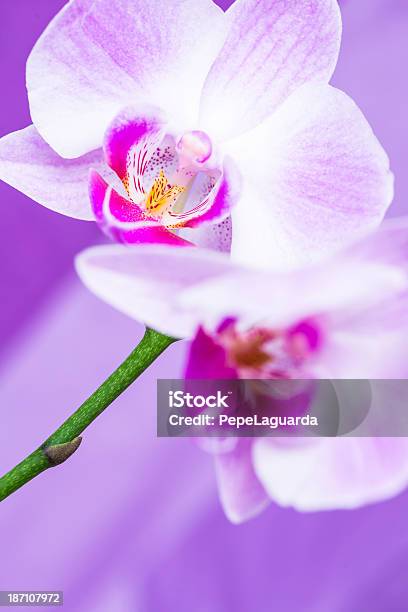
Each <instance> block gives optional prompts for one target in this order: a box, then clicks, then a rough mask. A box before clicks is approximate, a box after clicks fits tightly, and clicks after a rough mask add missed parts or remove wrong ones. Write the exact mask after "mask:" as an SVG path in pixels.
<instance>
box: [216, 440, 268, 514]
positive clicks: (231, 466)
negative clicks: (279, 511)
mask: <svg viewBox="0 0 408 612" xmlns="http://www.w3.org/2000/svg"><path fill="white" fill-rule="evenodd" d="M252 443H253V440H250V439H245V438H241V439H239V440H237V445H236V447H235V449H234V450H233V451H232V452H227V453H220V454H217V455H216V456H215V469H216V475H217V482H218V488H219V493H220V499H221V503H222V506H223V508H224V511H225V514H226V515H227V517H228V518H229V520H230V521H232V522H233V523H242V522H243V521H247V520H248V519H250V518H252V517H254V516H256V515H257V514H259V513H260V512H262V510H263V509H264V508H265V507H266V506H267V505H268V504H269V503H270V499H269V496H268V494H267V493H266V491H265V489H264V487H263V485H262V484H261V482H260V481H259V478H258V477H257V475H256V473H255V471H254V468H253V464H252V458H251V447H252Z"/></svg>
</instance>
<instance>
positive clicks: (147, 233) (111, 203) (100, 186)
mask: <svg viewBox="0 0 408 612" xmlns="http://www.w3.org/2000/svg"><path fill="white" fill-rule="evenodd" d="M89 197H90V199H91V204H92V210H93V212H94V215H95V218H96V220H97V222H98V224H99V225H100V227H101V228H102V230H103V231H104V232H105V233H106V234H107V235H108V236H110V237H111V238H113V240H116V241H117V242H123V243H125V244H138V243H145V242H147V243H154V244H155V243H158V244H172V245H175V246H191V243H189V242H188V241H187V240H183V238H179V237H178V236H177V235H176V234H174V233H172V232H170V231H169V230H167V229H166V228H165V227H164V226H163V225H161V224H160V223H159V222H158V221H157V219H155V218H153V217H149V216H147V215H146V214H145V213H144V211H143V210H142V209H141V208H140V207H139V206H138V205H137V204H134V203H133V202H131V201H130V200H128V199H127V198H124V197H123V196H121V195H119V194H118V193H117V191H115V189H113V188H112V187H111V186H109V185H108V183H107V182H106V181H105V180H104V179H103V178H102V177H101V176H100V175H99V174H98V173H97V172H96V171H95V170H92V172H91V174H90V177H89Z"/></svg>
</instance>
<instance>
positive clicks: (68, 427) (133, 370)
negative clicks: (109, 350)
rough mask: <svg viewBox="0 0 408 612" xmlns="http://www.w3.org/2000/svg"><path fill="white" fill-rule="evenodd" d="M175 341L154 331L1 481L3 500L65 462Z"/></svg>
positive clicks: (0, 491) (146, 335)
mask: <svg viewBox="0 0 408 612" xmlns="http://www.w3.org/2000/svg"><path fill="white" fill-rule="evenodd" d="M173 342H175V338H170V337H168V336H164V335H162V334H159V333H158V332H156V331H154V330H152V329H146V332H145V335H144V336H143V338H142V340H141V341H140V343H139V344H138V346H137V347H136V348H135V349H134V351H132V353H130V355H129V357H127V359H125V361H124V362H123V363H122V364H121V365H120V366H119V367H118V369H117V370H115V371H114V372H113V373H112V374H111V375H110V376H109V378H107V379H106V380H105V382H103V383H102V385H101V386H100V387H99V388H98V389H97V390H96V391H95V392H94V393H93V394H92V395H91V396H90V397H89V398H88V399H87V400H86V401H85V402H84V403H83V404H82V406H80V407H79V408H78V410H77V411H76V412H74V413H73V414H72V415H71V416H70V417H68V419H67V420H66V421H65V422H64V423H63V424H62V425H61V426H60V427H59V428H58V429H57V430H56V431H54V433H53V434H51V436H50V437H49V438H47V440H46V441H45V442H44V443H43V444H41V446H40V447H39V448H37V450H35V451H34V452H33V453H31V455H28V456H27V457H26V458H25V459H23V461H22V462H21V463H19V464H18V465H16V466H15V467H14V468H13V469H12V470H10V471H9V472H8V473H7V474H5V475H4V476H3V477H2V478H0V501H2V500H3V499H5V498H6V497H8V496H9V495H11V494H12V493H14V491H16V490H17V489H19V488H20V487H22V486H23V485H25V484H26V483H27V482H29V481H30V480H32V479H33V478H35V477H36V476H38V474H41V472H44V470H46V469H48V468H50V467H54V466H55V465H58V464H60V463H63V462H64V461H65V460H66V459H68V457H70V456H71V455H72V454H73V453H74V452H75V451H76V449H77V448H78V446H79V444H80V442H81V438H79V437H78V436H79V435H80V434H81V433H82V432H83V431H84V430H85V429H86V428H87V427H88V426H89V425H90V424H91V423H92V422H93V421H94V420H95V419H96V418H97V417H98V416H99V415H100V414H101V413H102V412H103V411H104V410H105V409H106V408H107V407H108V406H109V405H110V404H111V403H112V402H113V401H114V400H115V399H116V398H117V397H118V396H119V395H120V394H121V393H123V391H125V389H127V388H128V387H129V385H131V384H132V383H133V382H134V381H135V380H136V378H138V376H140V374H142V372H144V371H145V370H146V368H148V367H149V366H150V365H151V364H152V363H153V361H154V360H155V359H157V357H159V355H160V354H161V353H162V352H163V351H164V350H165V349H166V348H167V347H168V346H170V344H172V343H173Z"/></svg>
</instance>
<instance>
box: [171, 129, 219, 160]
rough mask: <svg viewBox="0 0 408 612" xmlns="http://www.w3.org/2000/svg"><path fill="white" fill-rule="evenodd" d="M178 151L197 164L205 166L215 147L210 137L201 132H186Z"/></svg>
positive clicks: (180, 141) (178, 144)
mask: <svg viewBox="0 0 408 612" xmlns="http://www.w3.org/2000/svg"><path fill="white" fill-rule="evenodd" d="M177 151H178V153H179V155H180V156H182V157H185V158H187V159H189V160H191V161H193V162H195V163H197V164H205V162H206V161H208V160H209V159H210V157H211V155H212V152H213V146H212V142H211V139H210V137H209V136H208V134H206V133H205V132H202V131H201V130H192V131H189V132H185V134H184V135H183V136H182V137H181V138H180V140H179V142H178V143H177Z"/></svg>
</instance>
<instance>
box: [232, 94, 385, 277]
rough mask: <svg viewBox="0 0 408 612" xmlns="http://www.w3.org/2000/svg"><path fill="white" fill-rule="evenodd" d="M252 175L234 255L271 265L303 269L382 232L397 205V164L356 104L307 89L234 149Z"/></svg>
mask: <svg viewBox="0 0 408 612" xmlns="http://www.w3.org/2000/svg"><path fill="white" fill-rule="evenodd" d="M230 149H231V155H233V157H234V159H235V160H236V161H237V162H238V163H239V166H240V167H241V168H243V169H245V179H246V181H245V184H244V186H245V188H246V193H245V194H244V195H243V198H242V200H241V201H240V203H239V205H238V206H237V207H236V208H235V209H234V211H233V244H232V252H233V255H234V256H236V257H239V258H240V259H241V260H243V261H248V262H251V263H256V264H261V265H263V266H272V267H274V266H279V267H282V266H284V265H301V264H306V263H308V262H309V261H312V260H315V259H317V258H319V257H321V256H323V255H326V254H329V253H331V252H333V251H335V250H337V249H339V248H340V247H342V246H344V245H346V244H348V243H349V242H350V241H352V240H354V239H356V238H357V237H359V236H360V235H361V234H364V233H366V232H368V231H369V230H371V229H373V228H375V227H376V226H377V225H378V224H379V223H380V222H381V220H382V219H383V216H384V214H385V212H386V210H387V208H388V206H389V204H390V203H391V200H392V196H393V176H392V174H391V173H390V170H389V161H388V158H387V156H386V154H385V152H384V151H383V149H382V147H381V146H380V144H379V143H378V141H377V139H376V138H375V136H374V134H373V132H372V130H371V128H370V126H369V125H368V123H367V121H366V120H365V118H364V116H363V115H362V113H361V112H360V111H359V109H358V108H357V106H356V105H355V104H354V103H353V101H352V100H351V99H350V98H349V97H348V96H347V95H346V94H344V93H342V92H341V91H339V90H337V89H334V88H332V87H330V86H326V85H323V86H315V85H310V86H305V87H303V88H302V89H300V90H298V91H297V92H296V93H295V94H293V95H292V96H291V98H290V99H289V100H288V101H287V102H286V103H285V104H284V105H283V106H282V107H281V108H280V109H279V111H278V112H277V113H275V114H274V116H273V117H272V118H271V119H270V120H268V121H266V122H265V123H263V124H262V125H261V126H259V127H258V128H256V130H253V131H252V132H250V133H248V134H246V135H244V136H242V137H241V138H240V139H237V141H236V142H235V143H232V144H231V147H230Z"/></svg>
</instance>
